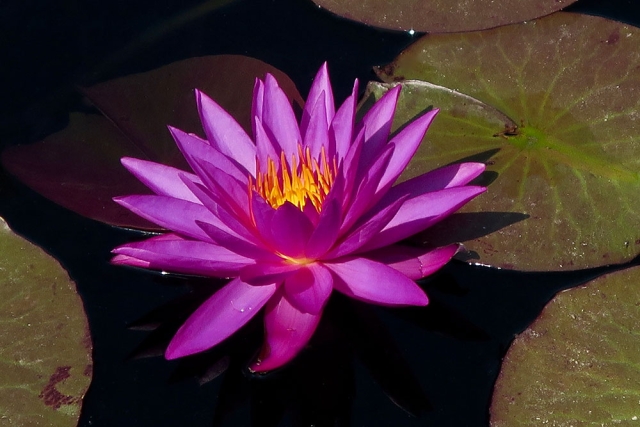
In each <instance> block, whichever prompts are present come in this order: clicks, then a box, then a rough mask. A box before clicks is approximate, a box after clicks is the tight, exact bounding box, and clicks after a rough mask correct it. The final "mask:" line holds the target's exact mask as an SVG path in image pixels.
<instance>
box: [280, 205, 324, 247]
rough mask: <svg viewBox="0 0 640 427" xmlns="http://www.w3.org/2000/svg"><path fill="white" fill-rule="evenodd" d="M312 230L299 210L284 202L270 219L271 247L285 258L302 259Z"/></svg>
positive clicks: (311, 226)
mask: <svg viewBox="0 0 640 427" xmlns="http://www.w3.org/2000/svg"><path fill="white" fill-rule="evenodd" d="M313 228H314V227H313V224H312V223H311V221H310V220H309V219H308V218H307V216H306V215H305V214H304V213H303V212H302V211H301V210H300V209H298V208H297V207H295V206H294V205H292V204H291V203H289V202H285V204H283V205H282V206H280V207H279V208H278V209H276V212H275V213H274V214H273V217H272V219H271V236H272V238H273V241H272V242H273V245H274V247H275V248H276V250H277V251H278V252H280V253H281V254H283V255H285V256H288V257H291V258H299V257H302V256H303V255H304V249H305V247H306V246H307V242H308V241H309V237H311V233H313Z"/></svg>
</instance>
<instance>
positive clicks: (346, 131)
mask: <svg viewBox="0 0 640 427" xmlns="http://www.w3.org/2000/svg"><path fill="white" fill-rule="evenodd" d="M357 102H358V80H356V81H355V82H354V83H353V90H352V91H351V95H350V96H349V97H348V98H347V99H346V100H345V101H344V102H343V103H342V105H341V106H340V108H338V111H337V112H336V114H335V116H334V117H333V120H332V121H331V125H330V126H329V138H330V141H331V146H334V147H335V150H336V152H335V155H337V156H338V159H342V158H344V157H345V156H346V155H347V152H348V151H349V147H350V146H351V142H352V140H351V138H353V135H354V133H353V128H354V124H355V117H356V104H357ZM328 154H329V155H330V156H331V157H333V156H334V153H328Z"/></svg>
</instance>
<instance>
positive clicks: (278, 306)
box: [250, 294, 320, 372]
mask: <svg viewBox="0 0 640 427" xmlns="http://www.w3.org/2000/svg"><path fill="white" fill-rule="evenodd" d="M319 322H320V315H319V314H317V315H315V314H310V313H302V312H300V311H299V310H298V309H296V308H295V307H294V306H293V305H291V303H290V302H289V301H288V300H287V299H286V298H284V297H282V294H281V296H280V297H274V298H272V299H271V300H270V301H269V303H268V304H267V307H266V312H265V316H264V323H265V343H264V347H263V348H262V351H261V352H260V357H259V359H258V360H257V361H256V362H255V363H253V364H252V365H251V367H250V369H251V370H252V371H256V372H266V371H270V370H273V369H276V368H279V367H280V366H282V365H284V364H285V363H287V362H289V361H290V360H291V359H293V358H294V357H295V356H296V355H297V354H298V353H299V352H300V350H302V348H303V347H304V346H305V345H306V344H307V342H309V339H310V338H311V336H312V335H313V333H314V332H315V330H316V327H317V326H318V323H319Z"/></svg>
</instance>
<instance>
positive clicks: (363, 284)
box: [324, 258, 429, 306]
mask: <svg viewBox="0 0 640 427" xmlns="http://www.w3.org/2000/svg"><path fill="white" fill-rule="evenodd" d="M324 265H325V266H326V267H327V268H329V269H330V270H331V271H332V272H333V273H334V282H333V287H334V288H335V289H336V290H338V291H340V292H342V293H343V294H345V295H348V296H350V297H353V298H356V299H359V300H362V301H365V302H371V303H375V304H381V305H418V306H423V305H427V303H428V302H429V299H428V298H427V295H426V294H425V293H424V291H423V290H422V289H421V288H420V287H419V286H418V285H416V283H415V282H414V281H413V280H411V279H409V278H408V277H407V276H405V275H404V274H402V273H400V272H399V271H398V270H395V269H393V268H391V267H388V266H386V265H384V264H381V263H379V262H376V261H371V260H369V259H366V258H352V259H347V260H344V261H336V262H326V263H325V264H324Z"/></svg>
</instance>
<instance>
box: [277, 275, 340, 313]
mask: <svg viewBox="0 0 640 427" xmlns="http://www.w3.org/2000/svg"><path fill="white" fill-rule="evenodd" d="M284 289H285V293H286V298H287V299H288V300H289V302H291V304H292V305H293V306H294V307H295V308H297V309H298V310H300V311H301V312H303V313H310V314H320V313H321V312H322V309H323V308H324V305H325V303H326V302H327V300H328V299H329V295H331V291H332V290H333V277H332V276H331V272H330V271H329V270H328V269H327V268H326V267H324V266H323V265H321V264H309V265H307V266H305V267H303V268H300V269H299V270H298V271H297V272H296V273H295V274H291V275H290V276H289V277H287V278H286V280H285V281H284Z"/></svg>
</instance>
